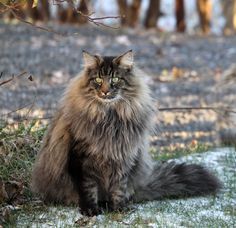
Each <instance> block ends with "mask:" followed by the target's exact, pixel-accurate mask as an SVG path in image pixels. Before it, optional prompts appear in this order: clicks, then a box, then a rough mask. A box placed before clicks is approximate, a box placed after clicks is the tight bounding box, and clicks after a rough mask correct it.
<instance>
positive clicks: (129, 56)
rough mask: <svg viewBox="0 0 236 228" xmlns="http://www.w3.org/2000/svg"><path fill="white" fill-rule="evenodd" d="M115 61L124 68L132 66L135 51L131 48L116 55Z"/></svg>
mask: <svg viewBox="0 0 236 228" xmlns="http://www.w3.org/2000/svg"><path fill="white" fill-rule="evenodd" d="M113 61H114V62H116V63H117V64H119V65H120V66H122V67H124V68H131V67H132V66H133V64H134V56H133V51H132V50H129V51H127V52H125V53H124V54H122V55H120V56H118V57H116V58H115V59H114V60H113Z"/></svg>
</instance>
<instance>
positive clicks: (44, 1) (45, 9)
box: [38, 0, 50, 21]
mask: <svg viewBox="0 0 236 228" xmlns="http://www.w3.org/2000/svg"><path fill="white" fill-rule="evenodd" d="M39 3H40V5H38V6H39V7H40V11H41V15H42V16H41V17H42V20H44V21H48V20H49V19H50V8H49V2H48V0H41V1H40V2H39Z"/></svg>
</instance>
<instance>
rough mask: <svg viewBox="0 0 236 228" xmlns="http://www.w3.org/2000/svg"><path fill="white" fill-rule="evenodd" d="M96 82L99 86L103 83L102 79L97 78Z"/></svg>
mask: <svg viewBox="0 0 236 228" xmlns="http://www.w3.org/2000/svg"><path fill="white" fill-rule="evenodd" d="M94 81H95V82H96V83H98V84H101V83H102V82H103V80H102V78H95V79H94Z"/></svg>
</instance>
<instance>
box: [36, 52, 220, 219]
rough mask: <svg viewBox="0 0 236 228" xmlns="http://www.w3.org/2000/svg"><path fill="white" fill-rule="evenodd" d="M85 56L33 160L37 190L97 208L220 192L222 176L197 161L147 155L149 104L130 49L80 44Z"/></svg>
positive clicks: (88, 209)
mask: <svg viewBox="0 0 236 228" xmlns="http://www.w3.org/2000/svg"><path fill="white" fill-rule="evenodd" d="M83 59H84V65H85V66H84V70H83V71H82V72H81V74H80V75H79V76H77V77H75V78H74V79H73V80H72V81H71V83H70V84H69V86H68V88H67V89H66V92H65V94H64V96H63V99H62V100H61V103H60V107H59V109H58V111H57V113H56V114H55V117H54V119H53V120H52V123H51V125H50V127H49V129H48V131H47V133H46V135H45V137H44V140H43V145H42V147H41V150H40V153H39V154H38V157H37V160H36V162H35V165H34V169H33V176H32V188H33V190H34V191H35V192H36V193H39V194H40V195H41V196H42V198H43V199H44V200H45V201H46V202H57V203H63V204H67V205H68V204H76V205H79V207H80V210H81V212H82V213H83V214H86V215H96V214H99V213H101V210H102V208H103V207H104V206H105V207H106V208H108V209H109V210H117V209H120V208H122V207H123V206H125V205H126V204H127V202H129V201H131V200H132V201H133V202H140V201H144V200H156V199H162V198H163V197H185V196H198V195H207V194H210V193H215V192H217V190H218V189H219V188H220V182H219V181H218V179H217V178H216V177H215V176H214V175H213V174H211V173H210V172H209V171H208V170H207V169H206V168H204V167H202V166H200V165H196V164H185V163H182V164H176V163H174V162H166V163H162V164H158V163H154V162H153V161H152V160H151V158H150V156H149V154H148V136H149V134H150V131H151V130H152V127H153V125H154V124H153V116H154V114H155V113H154V108H153V107H154V103H153V100H152V99H151V96H150V91H149V89H148V87H147V85H146V83H145V82H144V80H143V76H144V73H142V72H141V71H140V70H138V69H137V68H136V67H135V66H134V61H133V53H132V51H128V52H126V53H124V54H122V55H120V56H118V57H113V56H105V57H101V56H98V55H91V54H89V53H88V52H85V51H84V52H83Z"/></svg>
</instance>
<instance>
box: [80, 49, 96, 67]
mask: <svg viewBox="0 0 236 228" xmlns="http://www.w3.org/2000/svg"><path fill="white" fill-rule="evenodd" d="M83 60H84V66H85V67H96V66H97V65H98V64H99V58H98V56H96V55H91V54H90V53H88V52H87V51H84V50H83Z"/></svg>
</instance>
